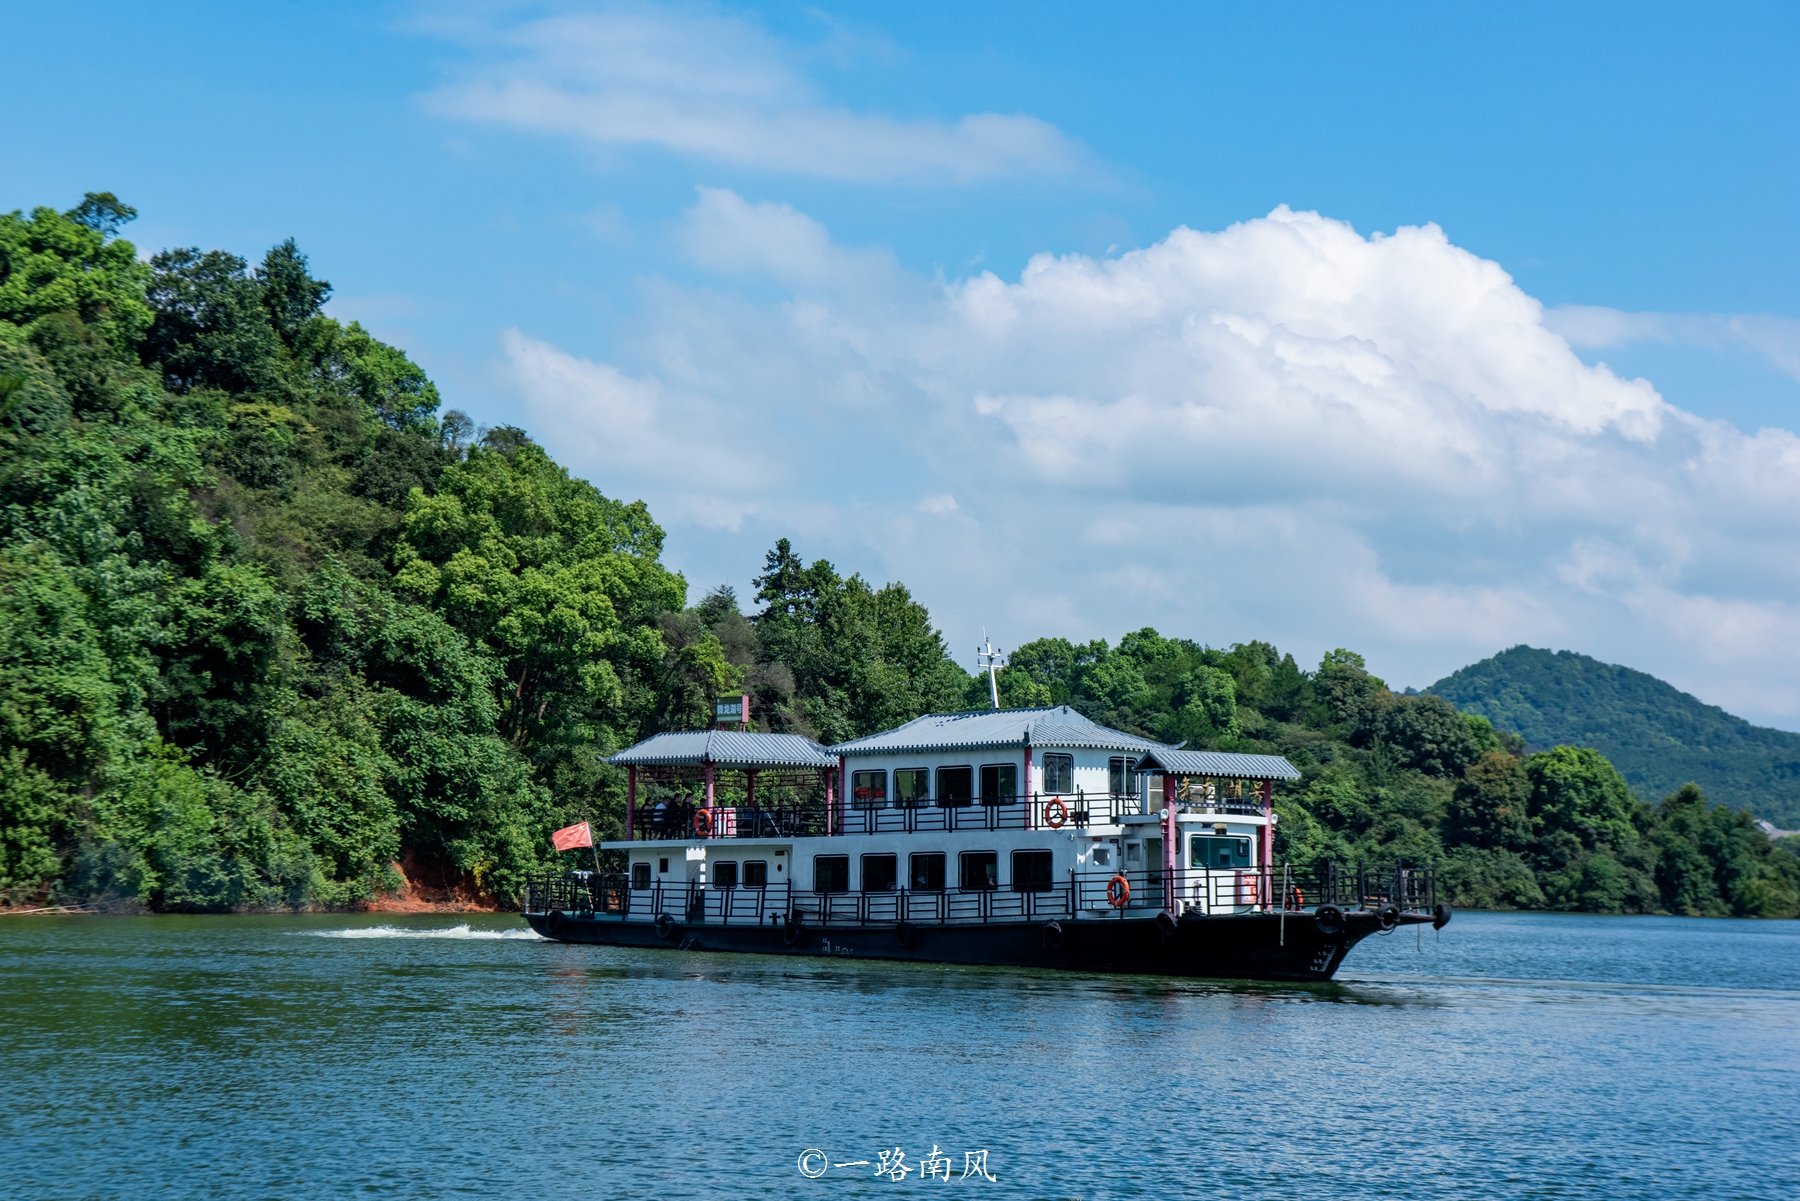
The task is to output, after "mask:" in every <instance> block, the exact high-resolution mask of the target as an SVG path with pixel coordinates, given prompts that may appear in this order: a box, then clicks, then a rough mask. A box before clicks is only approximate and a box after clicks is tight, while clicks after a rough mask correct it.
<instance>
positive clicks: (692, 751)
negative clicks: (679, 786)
mask: <svg viewBox="0 0 1800 1201" xmlns="http://www.w3.org/2000/svg"><path fill="white" fill-rule="evenodd" d="M607 762H608V763H610V764H612V765H613V766H614V767H653V766H654V767H668V766H681V765H699V764H702V763H711V764H713V765H715V766H717V767H725V768H744V767H818V768H826V767H836V766H837V757H836V756H835V755H833V754H831V753H830V752H829V751H827V750H826V749H825V748H824V747H822V746H820V745H819V744H818V743H816V742H814V741H813V740H812V739H810V738H803V737H801V736H800V735H798V734H758V733H754V732H751V731H747V730H691V731H686V732H683V733H675V734H658V735H656V736H655V737H653V738H646V739H645V740H644V741H643V742H640V743H638V744H637V745H636V746H633V747H627V748H626V749H625V750H622V751H620V752H619V753H618V754H616V755H614V756H613V757H612V758H610V759H608V760H607Z"/></svg>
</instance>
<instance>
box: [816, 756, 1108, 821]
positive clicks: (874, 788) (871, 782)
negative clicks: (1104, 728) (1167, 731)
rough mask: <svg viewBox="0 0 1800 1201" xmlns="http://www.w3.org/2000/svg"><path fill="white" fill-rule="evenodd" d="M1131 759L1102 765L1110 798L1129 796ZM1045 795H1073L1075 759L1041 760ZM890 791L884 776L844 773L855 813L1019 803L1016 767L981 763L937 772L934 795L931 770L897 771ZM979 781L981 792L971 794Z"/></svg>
mask: <svg viewBox="0 0 1800 1201" xmlns="http://www.w3.org/2000/svg"><path fill="white" fill-rule="evenodd" d="M1136 767H1137V760H1136V759H1127V758H1123V757H1115V758H1112V759H1109V760H1107V763H1106V768H1107V772H1106V775H1107V787H1108V789H1109V790H1110V791H1111V792H1112V793H1113V794H1114V795H1124V794H1126V793H1128V792H1130V791H1131V788H1132V779H1131V775H1132V772H1133V771H1134V770H1135V769H1136ZM1043 768H1044V788H1043V791H1044V792H1045V793H1048V794H1051V795H1057V794H1067V793H1072V792H1074V791H1075V756H1073V755H1064V754H1058V753H1056V752H1051V753H1049V754H1047V755H1045V756H1044V757H1043ZM893 777H894V778H893V791H892V793H891V794H890V792H889V790H888V773H887V772H886V771H858V772H852V773H850V804H851V806H852V807H853V808H857V809H886V808H887V807H888V806H889V803H890V802H891V803H892V805H893V807H894V808H895V809H919V808H923V807H924V806H926V805H929V804H932V803H934V802H935V803H936V804H937V805H939V806H940V807H949V806H954V805H968V804H972V803H973V802H974V801H975V799H976V797H977V796H978V795H979V797H980V800H981V803H982V804H984V805H1010V804H1012V803H1013V802H1014V801H1017V800H1019V799H1020V794H1019V765H1018V764H1016V763H984V764H982V765H981V767H980V769H979V775H977V769H976V768H975V767H973V766H967V765H964V766H956V767H940V768H938V769H937V791H936V792H933V791H932V788H931V769H930V768H928V767H901V768H896V769H895V770H894V772H893ZM978 782H979V784H980V786H981V791H980V792H979V794H978V793H977V792H976V791H975V787H976V784H977V783H978Z"/></svg>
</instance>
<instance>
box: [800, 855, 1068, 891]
mask: <svg viewBox="0 0 1800 1201" xmlns="http://www.w3.org/2000/svg"><path fill="white" fill-rule="evenodd" d="M859 858H860V860H861V864H860V866H861V868H862V891H863V892H891V891H893V890H894V889H896V888H899V887H900V857H899V856H898V855H863V856H860V857H859ZM948 860H949V856H947V855H946V854H944V852H942V851H918V852H915V853H913V854H911V855H908V856H907V857H906V887H907V888H910V889H912V890H913V891H915V892H942V891H944V880H945V875H944V869H945V868H946V866H947V865H948ZM956 869H957V870H956V886H957V887H958V888H960V889H963V890H964V891H976V890H980V889H989V888H999V887H1000V856H999V855H998V854H997V853H996V852H994V851H963V852H961V853H960V854H958V855H957V857H956ZM1050 871H1051V857H1050V852H1049V851H1014V852H1013V853H1012V880H1011V884H1012V887H1013V888H1014V889H1016V890H1018V891H1020V892H1034V891H1038V890H1040V889H1046V888H1049V887H1050V884H1051V877H1050ZM813 889H814V890H815V891H817V892H849V891H850V856H848V855H815V856H813Z"/></svg>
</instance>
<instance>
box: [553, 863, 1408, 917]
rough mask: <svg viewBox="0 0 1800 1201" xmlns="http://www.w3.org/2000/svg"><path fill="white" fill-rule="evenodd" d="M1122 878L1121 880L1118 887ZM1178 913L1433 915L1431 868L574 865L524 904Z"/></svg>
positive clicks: (611, 908) (577, 908)
mask: <svg viewBox="0 0 1800 1201" xmlns="http://www.w3.org/2000/svg"><path fill="white" fill-rule="evenodd" d="M1118 881H1123V886H1121V885H1120V884H1119V883H1117V882H1118ZM1171 896H1172V898H1173V902H1174V905H1173V909H1174V912H1176V913H1179V914H1183V915H1201V916H1204V915H1223V914H1243V913H1257V912H1262V913H1273V912H1279V911H1283V910H1285V911H1287V912H1290V913H1293V912H1309V911H1314V910H1316V909H1317V908H1318V907H1319V906H1321V905H1336V906H1337V907H1338V908H1340V909H1345V910H1352V909H1366V910H1378V909H1381V908H1383V907H1384V906H1387V905H1393V906H1395V907H1396V908H1397V909H1399V910H1400V911H1402V912H1408V913H1411V912H1431V911H1432V910H1433V909H1434V908H1435V907H1436V905H1437V902H1438V895H1437V873H1436V871H1435V870H1434V869H1432V868H1418V867H1399V866H1385V867H1344V866H1341V865H1338V864H1328V865H1326V866H1324V867H1322V868H1319V869H1317V870H1311V871H1299V870H1295V869H1294V868H1291V867H1277V868H1274V869H1273V870H1260V869H1254V868H1212V869H1208V868H1191V869H1182V870H1179V871H1176V872H1173V873H1164V872H1157V871H1142V872H1120V873H1112V874H1109V873H1106V872H1070V873H1068V875H1067V877H1066V878H1064V879H1062V880H1058V881H1056V882H1053V883H1052V882H1043V883H1036V884H1020V885H1013V886H1010V887H1004V888H1001V887H995V888H942V889H908V888H893V889H882V890H879V891H870V892H852V891H849V890H842V891H813V890H807V889H796V888H793V887H792V886H791V885H789V884H786V883H780V884H769V885H763V886H750V885H742V884H737V885H730V886H726V887H720V886H716V885H713V886H709V885H707V884H706V883H704V882H701V881H691V882H685V883H667V882H663V881H652V882H651V883H650V884H648V885H646V886H644V887H633V886H632V883H631V879H630V877H629V876H626V875H624V874H623V873H603V874H594V873H591V872H574V873H569V874H567V875H563V876H545V877H541V878H539V879H535V880H533V881H531V882H530V883H529V884H528V885H527V887H526V890H525V912H527V913H540V914H541V913H549V912H551V911H552V910H555V911H559V912H562V913H569V914H606V915H611V916H614V917H618V918H623V919H628V920H639V921H655V920H656V919H657V918H659V917H660V916H662V915H663V914H669V915H670V916H671V917H673V918H675V920H677V921H681V922H686V923H688V924H701V923H717V924H726V925H744V924H752V925H754V924H759V923H763V922H771V921H772V922H785V921H787V920H789V919H790V918H791V919H792V920H795V921H801V922H810V923H813V924H816V925H825V926H857V925H861V926H867V925H897V924H899V923H900V922H902V921H905V922H911V923H937V924H951V923H966V922H1000V921H1031V920H1037V919H1045V918H1051V917H1069V918H1073V917H1076V916H1086V917H1093V918H1108V917H1119V918H1125V917H1145V916H1148V915H1149V914H1151V913H1154V912H1157V911H1160V910H1163V909H1167V908H1170V899H1171Z"/></svg>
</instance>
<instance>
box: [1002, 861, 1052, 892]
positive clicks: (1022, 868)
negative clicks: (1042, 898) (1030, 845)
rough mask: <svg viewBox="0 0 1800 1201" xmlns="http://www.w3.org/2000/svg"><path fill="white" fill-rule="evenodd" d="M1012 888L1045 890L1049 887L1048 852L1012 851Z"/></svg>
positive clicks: (1027, 890)
mask: <svg viewBox="0 0 1800 1201" xmlns="http://www.w3.org/2000/svg"><path fill="white" fill-rule="evenodd" d="M1012 867H1013V877H1012V878H1013V890H1014V891H1015V892H1045V891H1047V890H1048V889H1049V888H1050V883H1051V881H1050V852H1049V851H1014V852H1013V864H1012Z"/></svg>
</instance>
